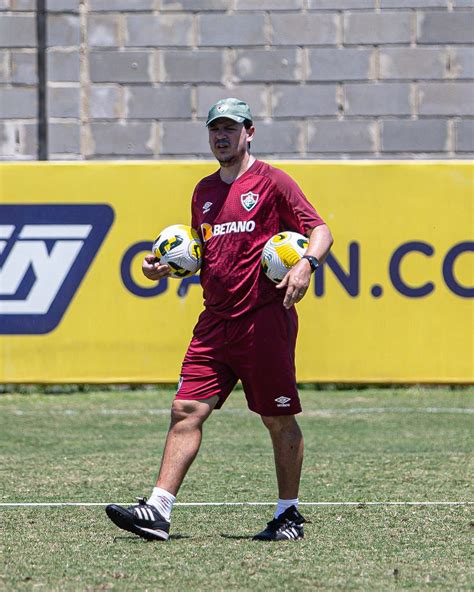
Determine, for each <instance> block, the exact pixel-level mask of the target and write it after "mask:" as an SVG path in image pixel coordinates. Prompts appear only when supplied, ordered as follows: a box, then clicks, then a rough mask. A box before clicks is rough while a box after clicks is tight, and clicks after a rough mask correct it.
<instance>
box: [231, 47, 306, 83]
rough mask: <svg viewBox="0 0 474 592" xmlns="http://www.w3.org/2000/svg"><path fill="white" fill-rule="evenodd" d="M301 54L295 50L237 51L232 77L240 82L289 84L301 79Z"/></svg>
mask: <svg viewBox="0 0 474 592" xmlns="http://www.w3.org/2000/svg"><path fill="white" fill-rule="evenodd" d="M302 72H303V67H302V54H301V53H300V50H297V49H271V50H266V49H241V50H237V58H236V63H235V68H234V76H235V77H236V80H240V81H247V82H250V81H252V82H253V81H255V82H291V81H296V80H300V79H301V78H302Z"/></svg>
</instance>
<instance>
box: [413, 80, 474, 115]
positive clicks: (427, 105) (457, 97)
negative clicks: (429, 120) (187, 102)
mask: <svg viewBox="0 0 474 592" xmlns="http://www.w3.org/2000/svg"><path fill="white" fill-rule="evenodd" d="M419 113H420V115H448V116H456V115H458V116H462V115H468V116H469V115H474V83H472V82H426V83H421V84H420V86H419Z"/></svg>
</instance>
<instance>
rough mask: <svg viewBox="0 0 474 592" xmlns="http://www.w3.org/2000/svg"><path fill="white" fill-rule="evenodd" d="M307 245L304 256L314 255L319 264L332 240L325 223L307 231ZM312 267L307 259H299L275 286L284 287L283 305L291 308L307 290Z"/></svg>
mask: <svg viewBox="0 0 474 592" xmlns="http://www.w3.org/2000/svg"><path fill="white" fill-rule="evenodd" d="M308 237H309V245H308V248H307V249H306V252H305V256H306V255H307V256H310V257H315V258H316V259H317V261H318V262H319V264H320V265H321V264H322V263H323V262H324V260H325V259H326V257H327V255H328V253H329V250H330V249H331V246H332V244H333V242H334V240H333V238H332V234H331V231H330V230H329V228H328V226H327V224H320V225H319V226H316V228H313V229H312V230H310V231H309V232H308ZM312 272H313V268H312V266H311V262H310V261H309V260H308V259H301V260H300V261H298V263H297V264H296V265H295V266H294V267H292V268H291V269H290V271H289V272H288V273H287V274H286V276H285V277H284V278H283V280H282V281H281V282H280V283H279V284H278V285H277V288H280V289H283V288H286V293H285V298H284V300H283V306H284V307H285V308H291V307H292V306H293V305H294V304H296V303H297V302H299V301H300V300H301V299H302V298H303V296H304V295H305V294H306V291H307V290H308V287H309V284H310V281H311V274H312Z"/></svg>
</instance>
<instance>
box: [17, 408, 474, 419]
mask: <svg viewBox="0 0 474 592" xmlns="http://www.w3.org/2000/svg"><path fill="white" fill-rule="evenodd" d="M5 411H10V412H11V413H12V414H13V415H16V416H22V415H34V416H35V417H38V416H41V415H43V416H49V415H65V416H70V415H83V414H84V413H87V410H82V409H51V410H48V411H46V412H43V413H42V412H41V411H39V410H35V409H31V410H27V411H24V410H23V409H5ZM169 413H170V408H169V407H165V408H151V409H114V408H108V407H104V408H103V409H99V410H98V411H96V412H93V414H98V415H123V416H140V417H143V415H169ZM216 413H224V414H229V415H247V414H248V413H249V411H248V410H247V409H233V408H230V409H221V410H218V411H216ZM379 413H392V414H397V413H430V414H440V413H448V414H449V413H451V414H462V415H472V414H474V408H472V407H348V408H347V409H343V408H342V409H334V408H321V409H314V410H311V411H303V413H302V417H327V416H332V415H365V414H369V415H370V414H379Z"/></svg>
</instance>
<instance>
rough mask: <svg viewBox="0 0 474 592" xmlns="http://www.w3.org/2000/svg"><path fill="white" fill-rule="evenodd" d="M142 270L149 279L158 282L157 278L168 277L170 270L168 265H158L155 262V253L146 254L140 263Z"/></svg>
mask: <svg viewBox="0 0 474 592" xmlns="http://www.w3.org/2000/svg"><path fill="white" fill-rule="evenodd" d="M142 272H143V275H144V276H145V277H146V278H148V279H149V280H152V281H154V282H158V281H159V280H162V279H163V278H165V277H168V276H169V275H170V272H171V270H170V267H169V265H160V264H159V263H158V262H157V260H156V257H155V255H146V257H145V259H143V263H142Z"/></svg>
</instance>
